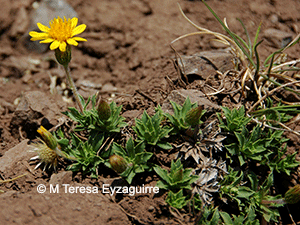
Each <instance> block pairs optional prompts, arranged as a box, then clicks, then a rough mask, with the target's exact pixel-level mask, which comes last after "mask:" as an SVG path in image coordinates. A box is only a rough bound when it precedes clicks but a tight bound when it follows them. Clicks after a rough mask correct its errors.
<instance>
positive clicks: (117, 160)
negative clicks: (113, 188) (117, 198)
mask: <svg viewBox="0 0 300 225" xmlns="http://www.w3.org/2000/svg"><path fill="white" fill-rule="evenodd" d="M109 163H110V165H111V167H112V169H113V170H114V171H116V172H117V173H123V172H124V171H125V170H126V169H127V166H128V163H127V161H126V160H125V159H124V158H123V157H122V156H119V155H111V156H110V157H109Z"/></svg>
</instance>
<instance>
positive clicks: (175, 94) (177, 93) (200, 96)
mask: <svg viewBox="0 0 300 225" xmlns="http://www.w3.org/2000/svg"><path fill="white" fill-rule="evenodd" d="M188 96H189V98H190V100H191V102H192V103H194V102H197V103H198V105H203V106H204V109H207V108H213V109H217V110H218V109H220V106H218V105H217V104H215V103H213V102H211V101H210V100H208V99H207V97H206V96H205V94H204V93H203V92H201V91H198V90H193V89H189V90H185V89H179V90H174V91H172V92H171V93H170V95H169V96H168V97H167V99H166V100H165V101H164V102H163V104H162V110H163V111H164V112H166V113H170V114H173V107H172V105H171V103H170V101H173V102H176V103H177V104H179V105H183V103H184V101H185V100H186V98H187V97H188Z"/></svg>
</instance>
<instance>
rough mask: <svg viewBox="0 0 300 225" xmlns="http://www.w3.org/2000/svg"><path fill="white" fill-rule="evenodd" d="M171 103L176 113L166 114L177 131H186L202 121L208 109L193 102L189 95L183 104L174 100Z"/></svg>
mask: <svg viewBox="0 0 300 225" xmlns="http://www.w3.org/2000/svg"><path fill="white" fill-rule="evenodd" d="M171 104H172V106H173V109H174V114H173V115H171V114H169V113H166V114H165V116H166V117H167V118H168V119H169V120H170V122H171V123H172V125H173V126H174V130H175V132H180V131H185V130H187V129H189V128H190V127H193V128H194V127H196V126H197V125H200V124H201V123H202V121H201V120H200V119H201V116H202V115H203V114H204V113H205V112H206V111H205V110H203V108H202V106H197V103H193V104H192V103H191V101H190V98H189V97H187V98H186V100H185V102H184V103H183V105H182V106H180V105H178V104H177V103H176V102H172V101H171Z"/></svg>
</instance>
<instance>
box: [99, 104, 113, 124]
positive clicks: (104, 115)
mask: <svg viewBox="0 0 300 225" xmlns="http://www.w3.org/2000/svg"><path fill="white" fill-rule="evenodd" d="M98 115H99V118H100V120H102V121H106V120H108V119H109V117H110V115H111V110H110V106H109V104H108V103H107V102H106V101H104V100H103V99H101V100H100V102H99V105H98Z"/></svg>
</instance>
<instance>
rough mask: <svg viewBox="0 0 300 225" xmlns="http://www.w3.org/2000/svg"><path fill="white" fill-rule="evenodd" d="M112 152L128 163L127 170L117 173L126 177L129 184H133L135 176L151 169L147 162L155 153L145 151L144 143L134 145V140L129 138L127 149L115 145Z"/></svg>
mask: <svg viewBox="0 0 300 225" xmlns="http://www.w3.org/2000/svg"><path fill="white" fill-rule="evenodd" d="M112 152H113V153H114V154H116V155H119V156H121V157H122V158H123V159H124V160H125V161H126V162H127V165H128V166H127V167H126V168H125V170H123V171H122V170H120V171H117V172H119V173H120V176H122V177H124V178H125V179H126V180H127V182H128V183H129V184H130V183H131V182H132V179H133V178H134V176H135V174H137V173H142V172H144V171H145V170H149V169H150V168H151V167H150V166H149V165H148V164H147V162H148V160H149V159H150V158H151V157H152V155H153V153H151V152H146V151H145V143H144V142H139V143H138V144H137V145H134V141H133V139H132V138H129V140H128V141H127V142H126V147H125V149H124V148H123V147H122V146H121V145H119V144H117V143H113V146H112ZM118 161H120V160H118ZM112 167H113V166H112Z"/></svg>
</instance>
